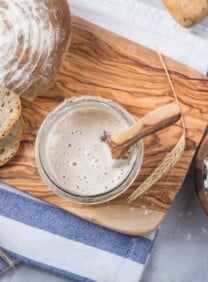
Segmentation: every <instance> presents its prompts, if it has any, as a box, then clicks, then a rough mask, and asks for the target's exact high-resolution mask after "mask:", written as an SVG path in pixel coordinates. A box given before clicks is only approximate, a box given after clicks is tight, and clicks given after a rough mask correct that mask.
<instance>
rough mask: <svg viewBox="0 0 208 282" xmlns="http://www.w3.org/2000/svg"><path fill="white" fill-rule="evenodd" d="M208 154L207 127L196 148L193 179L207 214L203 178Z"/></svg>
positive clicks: (207, 208) (207, 204) (205, 190)
mask: <svg viewBox="0 0 208 282" xmlns="http://www.w3.org/2000/svg"><path fill="white" fill-rule="evenodd" d="M207 156H208V128H207V130H206V134H205V136H204V139H203V140H202V142H201V145H200V147H199V149H198V152H197V155H196V159H195V180H196V188H197V193H198V196H199V200H200V203H201V205H202V207H203V209H204V210H205V212H206V213H207V215H208V189H207V188H205V186H204V179H205V177H206V168H205V165H204V160H205V159H206V157H207Z"/></svg>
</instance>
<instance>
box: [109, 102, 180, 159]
mask: <svg viewBox="0 0 208 282" xmlns="http://www.w3.org/2000/svg"><path fill="white" fill-rule="evenodd" d="M180 117H181V109H180V107H179V105H178V104H176V103H171V104H168V105H165V106H162V107H160V108H158V109H156V110H153V111H152V112H150V113H148V114H147V115H145V116H144V117H143V118H142V119H140V120H139V121H138V122H137V123H135V124H134V125H133V126H132V127H130V128H129V129H127V130H125V131H123V132H121V133H118V134H114V135H111V136H109V137H110V138H109V137H108V140H106V141H107V143H108V145H109V147H110V149H111V153H112V157H113V158H115V159H117V158H119V157H120V156H121V154H123V153H124V152H125V151H126V150H127V149H128V148H129V147H130V146H132V145H133V144H134V143H135V142H137V141H139V140H140V139H142V138H144V137H145V136H148V135H150V134H153V133H155V132H157V131H159V130H161V129H163V128H166V127H168V126H170V125H172V124H173V123H175V122H176V121H177V120H178V119H179V118H180ZM113 151H114V152H113Z"/></svg>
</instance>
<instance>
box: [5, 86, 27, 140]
mask: <svg viewBox="0 0 208 282" xmlns="http://www.w3.org/2000/svg"><path fill="white" fill-rule="evenodd" d="M21 111H22V107H21V100H20V97H19V95H17V94H16V93H14V92H13V91H11V90H9V89H7V88H5V87H3V86H0V139H2V138H4V137H5V136H6V135H7V134H9V132H10V131H11V130H12V127H13V124H14V123H15V122H16V121H17V120H18V119H19V117H20V115H21Z"/></svg>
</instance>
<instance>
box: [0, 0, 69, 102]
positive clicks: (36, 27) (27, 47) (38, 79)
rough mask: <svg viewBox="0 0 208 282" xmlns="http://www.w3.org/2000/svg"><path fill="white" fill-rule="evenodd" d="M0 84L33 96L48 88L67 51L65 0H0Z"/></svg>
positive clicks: (67, 34)
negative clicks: (0, 21)
mask: <svg viewBox="0 0 208 282" xmlns="http://www.w3.org/2000/svg"><path fill="white" fill-rule="evenodd" d="M0 10H1V18H2V19H3V20H2V23H1V32H0V34H1V36H0V62H1V64H0V84H2V85H5V86H6V87H8V88H9V89H12V90H13V91H14V92H16V93H17V94H19V95H21V96H22V97H24V98H28V99H31V100H32V99H34V98H35V97H36V96H40V95H42V94H43V93H44V92H45V91H46V89H48V88H49V86H50V84H51V82H52V80H53V78H54V77H55V75H56V74H57V72H58V69H59V67H60V65H61V63H62V62H63V60H64V57H65V55H66V53H67V51H68V47H69V41H70V35H71V15H70V9H69V3H68V0H44V1H43V0H30V1H20V0H10V1H8V0H0Z"/></svg>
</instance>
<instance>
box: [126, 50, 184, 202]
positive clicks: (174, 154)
mask: <svg viewBox="0 0 208 282" xmlns="http://www.w3.org/2000/svg"><path fill="white" fill-rule="evenodd" d="M158 56H159V59H160V61H161V64H162V66H163V68H164V71H165V74H166V76H167V78H168V82H169V84H170V87H171V89H172V92H173V95H174V97H175V100H176V102H177V103H178V104H179V101H178V97H177V94H176V91H175V88H174V85H173V82H172V80H171V77H170V75H169V73H168V70H167V67H166V65H165V62H164V60H163V57H162V55H161V53H160V52H159V51H158ZM181 122H182V128H183V133H182V136H181V137H180V139H179V141H178V142H177V144H176V145H175V147H174V148H173V149H172V150H171V151H170V152H169V153H167V154H166V156H165V157H164V159H163V160H162V162H161V163H160V164H159V165H158V166H157V167H156V169H155V170H154V171H153V172H152V174H151V175H150V176H149V177H147V178H146V179H145V181H144V182H142V183H141V184H140V185H139V187H138V188H137V189H136V190H135V191H134V192H133V193H132V194H131V195H130V196H129V198H128V202H132V201H134V200H136V199H137V198H138V197H139V196H141V195H142V194H143V193H145V192H146V191H147V190H149V189H150V188H151V187H152V186H153V185H154V184H156V183H157V182H158V181H159V180H160V179H161V178H162V176H163V175H164V174H166V173H167V172H168V171H169V170H170V169H172V168H173V167H174V166H175V165H176V163H177V162H178V161H179V159H180V158H181V156H182V154H183V152H184V149H185V142H186V141H185V121H184V117H183V114H182V119H181Z"/></svg>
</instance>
